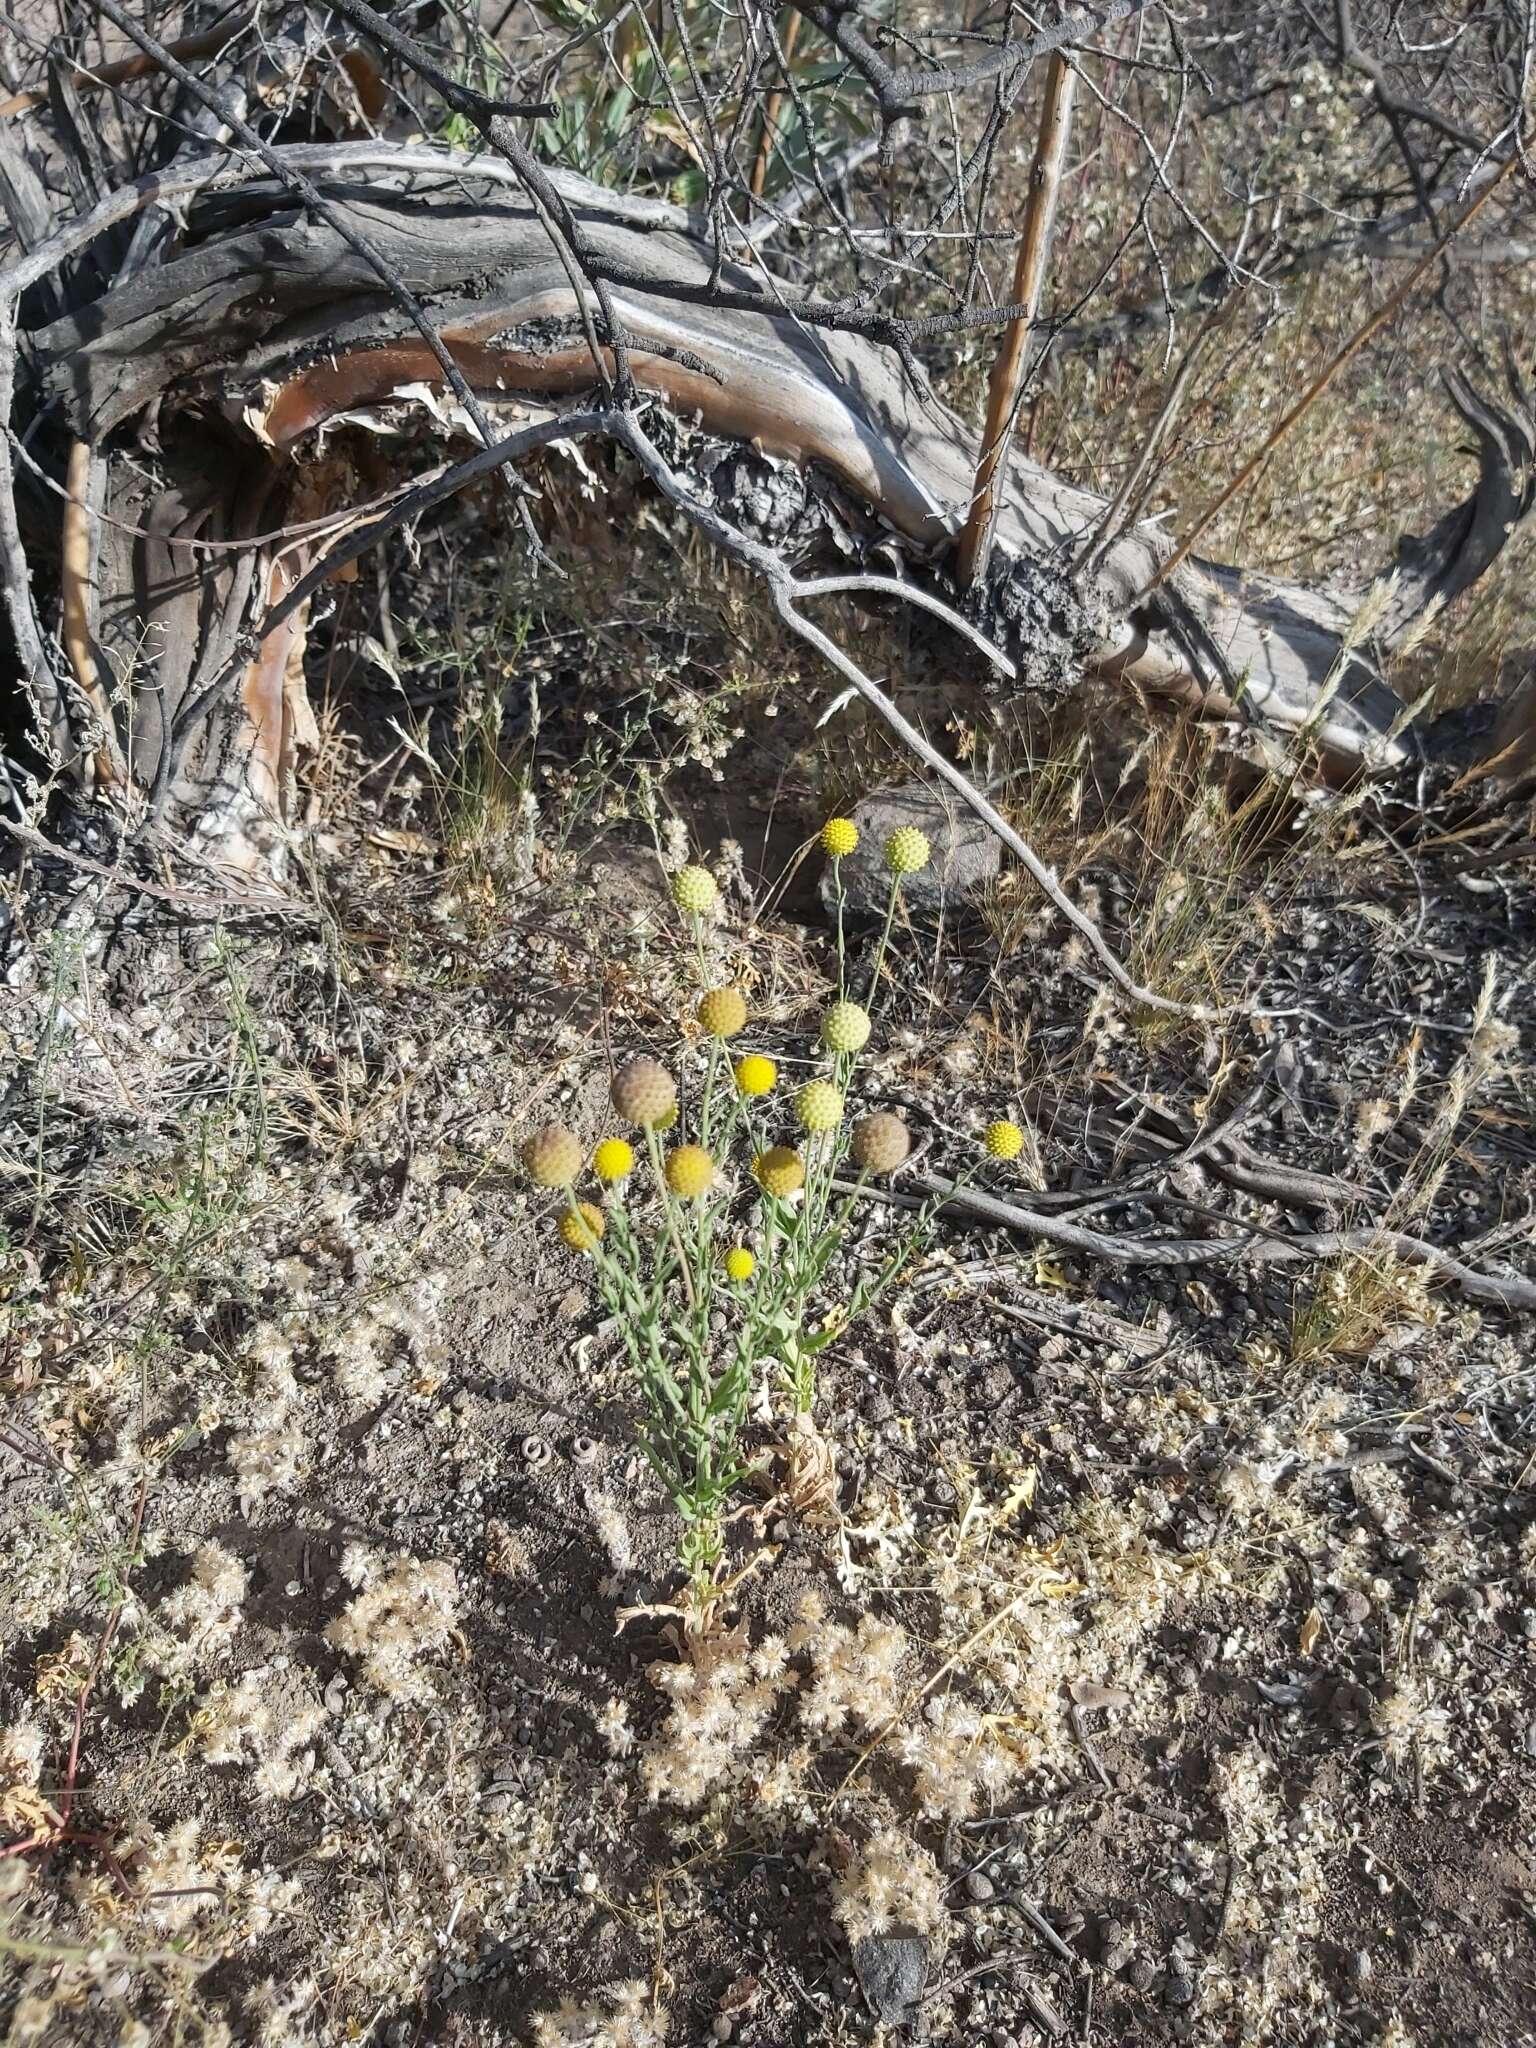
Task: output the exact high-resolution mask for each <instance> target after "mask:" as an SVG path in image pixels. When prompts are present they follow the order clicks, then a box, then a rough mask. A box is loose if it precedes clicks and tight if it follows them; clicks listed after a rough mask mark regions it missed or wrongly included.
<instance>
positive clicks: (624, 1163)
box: [592, 1138, 635, 1184]
mask: <svg viewBox="0 0 1536 2048" xmlns="http://www.w3.org/2000/svg"><path fill="white" fill-rule="evenodd" d="M634 1170H635V1148H634V1146H633V1145H631V1144H630V1143H628V1141H627V1140H626V1139H624V1138H604V1140H603V1142H602V1143H601V1145H599V1146H598V1148H597V1150H596V1151H595V1152H594V1153H593V1154H592V1171H593V1172H594V1173H595V1174H596V1175H597V1177H598V1179H599V1180H602V1181H608V1182H609V1183H610V1184H611V1183H612V1182H614V1181H616V1180H624V1179H627V1177H628V1176H629V1175H630V1174H632V1173H633V1172H634Z"/></svg>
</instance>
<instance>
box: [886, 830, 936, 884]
mask: <svg viewBox="0 0 1536 2048" xmlns="http://www.w3.org/2000/svg"><path fill="white" fill-rule="evenodd" d="M932 856H933V848H932V847H931V846H930V845H929V844H928V835H927V833H926V832H919V831H918V829H917V827H916V826H915V825H903V826H901V827H900V828H899V829H898V830H897V831H895V832H893V833H892V834H891V836H890V838H889V839H887V840H886V842H885V864H886V866H887V867H888V868H889V869H890V871H891V873H892V874H893V875H915V874H917V873H919V872H920V870H921V869H923V868H925V867H927V865H928V862H929V861H930V859H931V858H932Z"/></svg>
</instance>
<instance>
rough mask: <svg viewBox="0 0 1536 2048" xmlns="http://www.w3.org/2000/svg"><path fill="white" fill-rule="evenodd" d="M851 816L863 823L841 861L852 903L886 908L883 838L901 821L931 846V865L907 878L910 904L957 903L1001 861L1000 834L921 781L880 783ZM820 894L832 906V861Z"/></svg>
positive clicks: (991, 876)
mask: <svg viewBox="0 0 1536 2048" xmlns="http://www.w3.org/2000/svg"><path fill="white" fill-rule="evenodd" d="M853 822H854V823H855V824H856V825H857V826H858V828H859V844H858V848H857V850H856V851H855V852H853V853H850V854H848V855H847V856H846V857H845V858H844V859H843V860H840V861H839V862H838V863H837V867H838V869H839V870H840V873H841V878H842V884H843V890H844V895H845V899H846V901H847V904H848V906H849V908H850V909H853V910H862V911H866V912H869V913H871V914H883V913H884V910H885V906H886V902H887V899H888V898H889V895H890V889H891V878H890V875H889V874H888V872H887V871H886V866H885V842H886V840H887V839H889V838H890V836H891V834H892V833H893V832H896V831H899V830H901V829H902V828H903V827H904V826H916V828H917V830H918V831H919V832H922V833H925V834H926V835H927V839H928V843H929V845H930V846H931V847H932V849H933V858H932V859H931V860H930V862H929V863H928V866H927V867H926V868H924V869H923V870H922V871H921V873H919V874H915V875H907V876H905V877H904V878H903V880H902V885H901V897H902V901H903V903H905V904H906V906H907V908H908V909H909V910H923V911H929V912H932V911H937V910H942V909H943V908H945V907H946V906H949V907H950V908H953V907H954V906H955V905H957V904H958V903H960V902H962V901H963V900H965V899H966V898H968V897H973V896H975V895H977V894H978V893H979V892H980V891H981V890H982V889H984V888H986V887H987V886H988V885H989V884H990V883H992V882H994V881H996V879H997V876H998V872H999V870H1000V868H1001V866H1002V845H1001V842H1000V841H999V840H998V839H997V838H996V837H995V836H994V835H993V834H992V833H991V832H989V831H988V829H987V827H986V826H985V825H983V824H982V822H981V820H980V819H979V818H977V817H976V816H975V815H974V814H973V813H972V812H970V811H969V810H967V809H966V808H965V806H964V805H963V804H962V803H961V802H960V800H959V798H958V797H955V796H948V795H939V794H938V793H937V792H935V791H933V790H930V789H925V788H923V787H922V786H921V785H920V784H918V783H907V784H904V785H902V786H901V787H899V788H886V789H877V790H875V791H874V792H873V794H872V795H870V796H867V797H865V798H864V799H863V801H862V802H861V803H859V804H857V805H855V807H854V811H853ZM821 894H822V901H823V902H824V903H825V904H826V905H827V907H828V909H835V908H836V904H837V891H836V886H835V883H834V881H833V876H832V871H831V863H830V862H829V863H828V869H827V872H826V873H825V874H824V875H823V876H822V881H821Z"/></svg>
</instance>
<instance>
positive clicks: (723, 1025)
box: [698, 988, 747, 1038]
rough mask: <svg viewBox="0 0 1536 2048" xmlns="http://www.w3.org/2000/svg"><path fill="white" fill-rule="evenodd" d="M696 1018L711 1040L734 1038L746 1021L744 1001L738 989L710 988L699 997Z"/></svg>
mask: <svg viewBox="0 0 1536 2048" xmlns="http://www.w3.org/2000/svg"><path fill="white" fill-rule="evenodd" d="M698 1018H699V1022H700V1023H701V1024H702V1025H703V1026H704V1029H705V1030H706V1031H707V1032H708V1033H709V1035H710V1037H711V1038H734V1037H735V1036H736V1033H737V1032H738V1031H740V1030H741V1028H742V1026H743V1025H744V1024H745V1023H746V1021H747V1005H746V999H745V997H744V996H743V995H742V993H741V990H740V989H739V988H712V989H710V990H709V991H708V992H707V994H705V995H702V996H700V997H699V1008H698Z"/></svg>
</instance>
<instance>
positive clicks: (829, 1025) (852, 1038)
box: [821, 1001, 869, 1052]
mask: <svg viewBox="0 0 1536 2048" xmlns="http://www.w3.org/2000/svg"><path fill="white" fill-rule="evenodd" d="M821 1042H822V1044H823V1045H824V1046H825V1047H826V1048H827V1051H828V1052H862V1051H863V1050H864V1048H865V1046H866V1045H867V1044H868V1043H869V1012H868V1010H864V1009H861V1008H860V1007H859V1005H858V1004H857V1003H850V1002H847V1001H843V1002H837V1003H834V1004H833V1005H832V1007H831V1009H830V1010H828V1012H827V1014H826V1016H825V1017H823V1018H822V1020H821Z"/></svg>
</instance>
